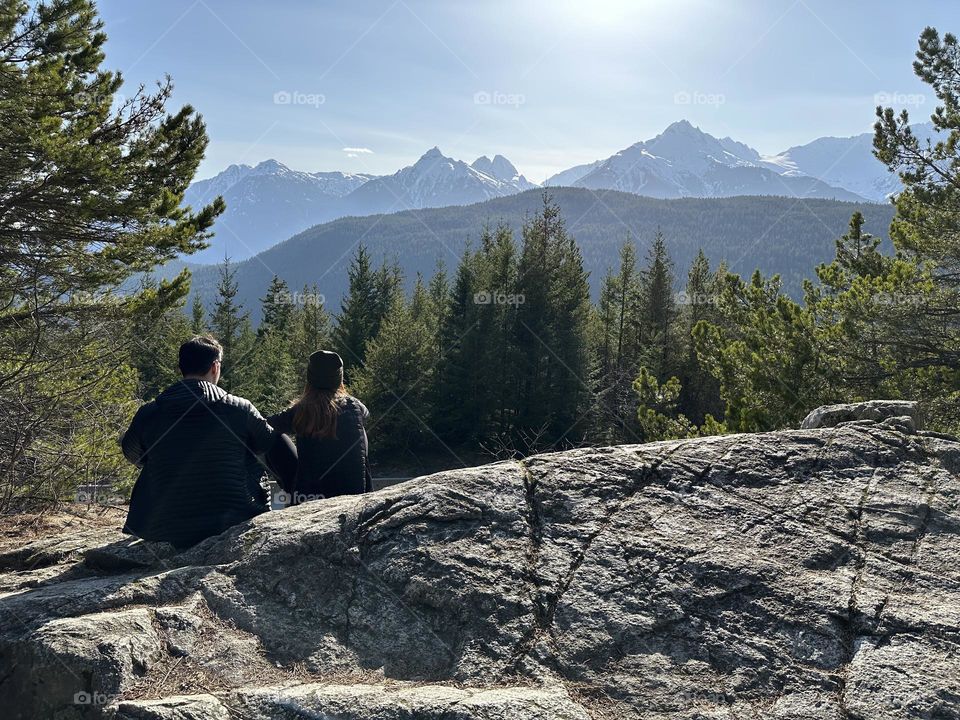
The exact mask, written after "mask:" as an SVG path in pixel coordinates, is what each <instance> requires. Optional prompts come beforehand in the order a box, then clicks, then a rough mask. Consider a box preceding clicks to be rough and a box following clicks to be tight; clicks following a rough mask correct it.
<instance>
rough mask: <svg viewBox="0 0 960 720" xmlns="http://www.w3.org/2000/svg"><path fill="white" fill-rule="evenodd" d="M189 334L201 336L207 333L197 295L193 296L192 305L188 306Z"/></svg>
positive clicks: (203, 314)
mask: <svg viewBox="0 0 960 720" xmlns="http://www.w3.org/2000/svg"><path fill="white" fill-rule="evenodd" d="M190 332H191V333H192V334H193V335H203V334H204V333H206V332H207V318H206V314H205V313H204V311H203V303H202V302H200V296H199V295H194V296H193V304H192V305H191V306H190Z"/></svg>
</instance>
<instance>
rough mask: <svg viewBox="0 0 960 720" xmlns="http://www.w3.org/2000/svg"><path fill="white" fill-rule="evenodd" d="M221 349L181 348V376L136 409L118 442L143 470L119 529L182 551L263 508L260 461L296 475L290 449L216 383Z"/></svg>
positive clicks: (213, 344)
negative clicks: (122, 527) (168, 544)
mask: <svg viewBox="0 0 960 720" xmlns="http://www.w3.org/2000/svg"><path fill="white" fill-rule="evenodd" d="M222 359H223V348H221V347H220V344H219V343H218V342H217V341H216V340H214V339H213V338H212V337H206V336H205V337H195V338H193V339H191V340H189V341H187V342H185V343H184V344H183V345H181V346H180V363H179V364H180V372H181V373H182V374H183V380H181V381H179V382H177V383H174V384H173V385H171V386H170V387H168V388H167V389H166V390H164V391H163V392H162V393H161V394H160V395H159V396H158V397H157V399H156V400H154V401H153V402H149V403H147V404H146V405H144V406H143V407H141V408H140V409H139V410H138V411H137V414H136V415H135V416H134V418H133V421H132V422H131V423H130V428H129V429H128V430H127V432H126V434H124V436H123V438H122V440H121V445H122V447H123V454H124V455H125V456H126V458H127V459H128V460H130V462H132V463H133V464H135V465H136V466H137V467H140V468H142V469H141V471H140V477H139V478H138V479H137V482H136V484H135V485H134V486H133V494H132V496H131V498H130V511H129V512H128V514H127V522H126V524H125V525H124V532H126V533H129V534H132V535H136V536H138V537H141V538H144V539H146V540H160V541H165V542H169V543H172V544H173V545H175V546H176V547H177V548H186V547H189V546H191V545H194V544H196V543H198V542H200V541H201V540H203V539H204V538H207V537H210V536H212V535H217V534H219V533H221V532H223V531H224V530H226V529H227V528H229V527H230V526H232V525H235V524H237V523H240V522H243V521H244V520H249V519H250V518H252V517H254V516H255V515H258V514H260V513H262V512H265V511H267V510H269V504H268V501H267V493H266V491H265V490H264V488H263V486H262V485H261V482H260V480H261V478H262V476H263V466H262V465H260V463H259V462H258V456H262V457H263V458H264V461H265V463H266V464H267V466H268V467H270V468H273V469H276V470H277V471H278V473H279V474H282V475H290V479H291V481H292V477H293V475H295V473H296V450H295V448H294V447H293V444H292V443H291V442H290V440H289V439H288V438H286V437H285V436H283V435H280V434H279V433H276V432H274V430H273V428H271V427H270V425H269V424H268V423H267V421H266V420H265V419H264V418H263V417H262V416H261V415H260V413H259V412H257V409H256V408H255V407H254V406H253V404H252V403H251V402H250V401H249V400H245V399H244V398H241V397H236V396H235V395H230V394H228V393H227V392H226V391H224V390H223V389H221V388H219V387H217V382H219V380H220V366H221V361H222Z"/></svg>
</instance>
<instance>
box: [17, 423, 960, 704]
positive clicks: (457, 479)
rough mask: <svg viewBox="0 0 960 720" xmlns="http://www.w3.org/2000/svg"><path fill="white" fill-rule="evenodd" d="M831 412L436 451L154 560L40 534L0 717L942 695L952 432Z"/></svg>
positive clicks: (958, 550) (952, 585) (955, 692)
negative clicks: (451, 453)
mask: <svg viewBox="0 0 960 720" xmlns="http://www.w3.org/2000/svg"><path fill="white" fill-rule="evenodd" d="M874 409H876V408H874ZM845 412H846V411H845ZM849 415H850V414H849V412H848V413H847V415H846V417H848V418H849V419H851V420H854V422H849V421H841V420H837V422H833V421H828V420H827V419H823V420H822V422H823V423H825V425H824V426H823V427H818V428H812V429H804V430H793V431H783V432H775V433H766V434H756V435H729V436H721V437H713V438H701V439H695V440H685V441H677V442H665V443H651V444H647V445H634V446H621V447H613V448H596V449H580V450H572V451H567V452H561V453H552V454H546V455H540V456H535V457H532V458H528V459H526V460H524V461H523V462H522V463H517V462H512V461H511V462H502V463H495V464H491V465H486V466H482V467H478V468H470V469H464V470H456V471H450V472H444V473H439V474H436V475H431V476H428V477H424V478H419V479H417V480H414V481H410V482H407V483H404V484H402V485H398V486H395V487H392V488H388V489H385V490H382V491H380V492H377V493H373V494H370V495H366V496H361V497H345V498H334V499H331V500H326V501H321V502H312V503H304V504H302V505H299V506H297V507H294V508H290V509H286V510H283V511H280V512H274V513H269V514H267V515H264V516H260V517H258V518H256V519H254V520H252V521H250V522H249V523H245V524H243V525H239V526H237V527H235V528H232V529H231V530H229V531H228V532H226V533H224V534H223V535H221V536H218V537H216V538H211V539H209V540H207V541H205V542H203V543H202V544H200V545H199V546H197V547H195V548H193V549H191V550H189V551H187V552H185V553H180V554H173V555H170V554H167V553H157V554H156V556H155V560H153V561H151V560H150V559H149V558H150V556H151V555H150V554H149V553H147V554H145V553H139V552H138V554H137V555H136V556H135V557H132V556H131V555H130V553H129V552H128V551H127V549H123V551H122V552H118V551H117V550H116V549H115V548H113V549H111V548H106V550H103V551H100V552H98V548H101V546H105V545H109V544H111V543H116V542H117V541H116V538H107V537H99V536H98V537H94V536H89V537H88V536H84V538H83V539H82V541H81V540H79V539H78V540H70V539H69V538H63V540H64V542H63V547H68V548H70V551H69V552H63V551H61V550H59V549H58V550H56V551H55V552H45V553H44V554H42V557H43V559H44V560H43V562H44V563H45V566H44V568H43V575H42V580H39V581H37V582H36V583H34V584H33V585H30V586H22V585H19V584H17V583H11V582H0V588H5V587H6V588H14V589H13V590H10V591H9V592H7V593H6V594H4V595H2V596H0V692H3V693H4V697H5V699H6V701H7V702H6V707H5V708H4V709H5V714H4V717H11V718H14V719H15V720H19V719H26V718H39V717H59V718H77V719H80V718H101V717H104V718H115V720H187V719H190V720H192V719H194V718H212V719H213V720H220V718H226V717H231V718H232V717H251V718H252V717H256V718H268V719H270V720H272V719H281V718H284V719H285V718H294V717H331V718H342V719H344V720H346V719H348V718H370V719H372V720H393V719H394V718H397V719H398V720H399V718H415V717H416V718H437V719H438V720H439V719H440V718H463V720H470V719H472V718H489V719H490V720H494V719H498V718H504V719H506V718H528V717H529V718H531V719H532V718H546V719H549V718H563V719H568V718H569V719H570V720H574V719H575V720H580V719H581V718H598V719H599V718H608V717H617V718H625V719H627V720H629V719H632V718H636V719H638V720H639V719H643V720H654V719H661V718H662V719H664V720H666V719H667V718H669V719H670V720H694V719H697V718H700V719H702V718H734V717H737V718H759V717H762V718H777V719H779V720H814V719H816V720H820V719H822V718H829V719H833V718H836V719H837V720H841V719H843V720H876V719H878V718H879V719H881V720H883V719H884V718H894V717H895V718H941V717H942V718H947V717H960V687H958V680H957V678H960V653H958V648H960V478H958V472H960V460H958V458H960V443H958V442H957V440H955V439H950V438H945V437H939V436H938V437H932V436H927V435H924V434H923V433H916V432H913V431H912V429H911V427H910V425H909V423H906V422H901V421H900V420H899V418H914V417H915V413H914V412H913V411H911V412H905V411H904V408H902V407H897V408H892V409H891V412H890V413H888V414H886V415H884V414H883V413H882V412H880V411H877V413H876V414H875V415H874V416H871V417H867V416H866V415H861V416H860V417H852V418H850V417H849ZM823 417H824V418H826V417H827V416H826V415H824V416H823ZM832 417H833V418H834V419H837V418H839V417H841V415H836V414H834V415H833V416H832ZM890 418H894V419H896V421H889V419H890ZM818 422H821V421H818ZM839 423H843V424H839ZM85 553H87V554H92V557H93V558H94V560H95V561H92V562H84V560H83V558H84V554H85ZM107 554H109V556H110V557H114V558H122V559H123V561H122V562H121V561H118V562H103V560H102V559H103V558H104V557H106V556H107ZM37 557H41V555H38V553H37V552H36V551H35V550H32V551H31V552H26V553H21V554H20V555H17V556H12V555H11V556H10V557H9V558H8V560H7V563H8V564H7V568H8V569H7V570H6V572H7V573H16V572H21V571H22V568H20V567H19V565H18V563H21V562H27V561H28V560H29V562H31V563H35V559H36V558H37ZM151 562H152V564H149V565H147V564H146V563H151ZM2 579H3V578H0V580H2ZM77 693H85V695H84V696H83V697H89V698H93V699H94V700H91V701H90V702H86V703H77V702H75V701H74V699H73V698H74V696H75V695H76V694H77Z"/></svg>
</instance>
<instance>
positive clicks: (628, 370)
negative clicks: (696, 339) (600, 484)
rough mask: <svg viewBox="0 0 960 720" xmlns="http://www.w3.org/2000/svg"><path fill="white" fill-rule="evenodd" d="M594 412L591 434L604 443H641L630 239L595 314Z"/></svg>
mask: <svg viewBox="0 0 960 720" xmlns="http://www.w3.org/2000/svg"><path fill="white" fill-rule="evenodd" d="M593 323H594V333H593V336H594V337H593V343H592V344H593V347H594V353H595V365H594V388H595V394H596V397H595V400H594V403H595V410H594V421H593V429H592V434H593V435H594V436H595V437H596V438H597V439H598V440H599V441H602V442H607V443H616V442H626V441H636V440H637V439H638V438H639V435H638V428H637V426H636V403H635V398H634V391H633V380H634V378H635V377H636V375H637V372H638V370H639V364H638V363H639V360H640V358H639V352H638V346H637V339H638V328H639V324H640V285H639V277H638V273H637V269H636V249H635V247H634V244H633V242H632V240H630V239H629V238H628V239H627V241H626V242H625V243H624V244H623V246H622V247H621V248H620V267H619V270H618V272H617V273H616V274H614V273H613V272H612V271H610V272H608V273H607V275H606V277H605V278H604V279H603V282H602V284H601V289H600V300H599V303H598V306H597V310H596V312H595V314H594V320H593Z"/></svg>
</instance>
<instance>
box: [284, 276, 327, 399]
mask: <svg viewBox="0 0 960 720" xmlns="http://www.w3.org/2000/svg"><path fill="white" fill-rule="evenodd" d="M302 292H303V298H304V302H303V304H301V305H300V307H299V308H297V311H296V313H295V314H294V317H293V333H292V341H291V349H290V353H291V356H292V358H293V366H294V377H295V378H296V379H297V383H298V387H301V386H302V385H303V384H304V382H305V380H306V374H307V361H308V359H309V357H310V354H311V353H313V352H315V351H317V350H326V349H329V348H330V346H331V343H332V342H333V340H332V328H331V324H330V315H329V313H327V311H326V309H325V308H324V301H325V298H324V297H323V295H321V294H320V290H319V288H318V287H317V286H316V285H313V286H311V287H308V286H306V285H304V286H303V291H302Z"/></svg>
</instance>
